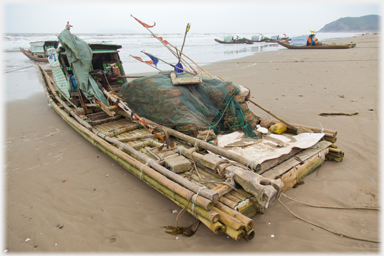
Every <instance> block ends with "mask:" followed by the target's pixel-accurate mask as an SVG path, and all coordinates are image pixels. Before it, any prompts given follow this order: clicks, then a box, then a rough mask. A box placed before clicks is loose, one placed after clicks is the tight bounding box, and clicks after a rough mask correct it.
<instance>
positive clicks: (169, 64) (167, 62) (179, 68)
mask: <svg viewBox="0 0 384 256" xmlns="http://www.w3.org/2000/svg"><path fill="white" fill-rule="evenodd" d="M141 52H142V53H145V54H147V55H151V56H152V57H154V58H157V59H158V60H161V61H162V62H164V63H165V64H168V65H170V66H172V67H173V68H177V69H180V70H182V71H184V72H186V73H189V74H191V75H196V74H194V73H192V72H189V71H187V70H185V69H183V68H179V67H176V66H175V65H173V64H171V63H169V62H166V61H165V60H162V59H160V58H158V57H155V56H153V55H152V54H149V53H146V52H144V51H141Z"/></svg>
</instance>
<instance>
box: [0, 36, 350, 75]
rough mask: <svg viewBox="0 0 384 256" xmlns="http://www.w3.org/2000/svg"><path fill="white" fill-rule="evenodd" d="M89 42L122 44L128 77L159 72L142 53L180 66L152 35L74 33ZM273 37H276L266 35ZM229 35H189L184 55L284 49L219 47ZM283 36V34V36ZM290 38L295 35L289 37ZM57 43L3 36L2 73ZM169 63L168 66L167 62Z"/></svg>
mask: <svg viewBox="0 0 384 256" xmlns="http://www.w3.org/2000/svg"><path fill="white" fill-rule="evenodd" d="M75 35H77V36H78V37H79V38H81V39H83V40H84V41H86V42H89V43H91V42H92V43H95V42H105V43H110V44H119V45H121V46H122V48H121V49H120V50H119V54H120V58H121V60H122V62H123V66H124V70H125V73H126V74H135V73H143V72H153V71H156V70H155V69H154V68H153V67H150V66H148V65H146V64H144V63H141V62H139V61H138V60H136V59H134V58H132V57H131V55H132V56H138V57H141V58H142V59H143V60H150V59H149V57H147V56H146V55H145V54H144V53H142V51H144V52H147V53H150V54H152V55H153V56H156V57H158V58H160V59H161V60H162V61H160V62H159V64H158V68H159V69H161V70H170V69H172V67H171V66H170V65H169V64H173V65H175V64H177V62H178V60H177V58H176V57H175V56H174V55H173V54H172V53H171V52H170V51H169V50H168V49H167V48H166V47H165V46H164V45H163V44H162V43H161V42H160V41H159V40H158V39H156V38H155V37H153V36H152V35H151V34H149V33H148V34H75ZM253 35H254V34H240V35H238V36H239V37H246V38H249V39H250V38H251V37H252V36H253ZM263 35H264V36H266V37H271V36H273V35H275V34H263ZM355 35H356V33H318V34H317V35H316V37H317V38H318V39H319V41H322V40H327V39H336V38H344V37H352V36H355ZM157 36H161V37H162V38H163V39H165V40H167V41H168V42H169V43H170V44H172V45H173V46H175V47H177V48H178V49H179V50H180V49H181V46H182V44H183V39H184V34H164V35H157ZM225 36H226V34H192V33H191V34H187V37H186V40H185V44H184V47H183V53H184V54H185V55H187V56H188V57H189V58H190V59H192V60H193V61H194V62H195V63H197V64H198V65H200V66H204V65H207V64H210V63H213V62H218V61H223V60H230V59H237V58H241V57H245V56H249V55H252V54H254V53H257V52H262V51H276V50H280V49H284V47H282V46H280V45H278V44H276V43H264V42H263V43H254V44H220V43H217V42H216V41H214V39H215V38H217V39H220V40H222V39H223V38H224V37H225ZM280 36H282V35H280ZM288 36H290V37H292V36H296V35H288ZM47 40H57V36H56V35H54V34H4V35H3V62H2V65H3V67H2V68H3V72H12V71H14V70H18V69H21V68H27V67H30V66H32V65H33V64H34V62H33V61H31V60H29V59H28V58H27V57H26V56H24V54H23V53H21V51H20V49H19V47H22V48H24V49H29V48H30V45H29V43H30V42H34V41H47ZM163 61H164V62H168V63H169V64H165V63H164V62H163Z"/></svg>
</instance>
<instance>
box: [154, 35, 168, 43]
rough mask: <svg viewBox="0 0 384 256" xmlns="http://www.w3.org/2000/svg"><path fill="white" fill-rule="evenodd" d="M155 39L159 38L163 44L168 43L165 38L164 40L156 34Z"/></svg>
mask: <svg viewBox="0 0 384 256" xmlns="http://www.w3.org/2000/svg"><path fill="white" fill-rule="evenodd" d="M156 38H157V39H159V40H160V41H161V42H163V43H164V44H168V42H167V40H164V39H163V38H162V37H160V36H156Z"/></svg>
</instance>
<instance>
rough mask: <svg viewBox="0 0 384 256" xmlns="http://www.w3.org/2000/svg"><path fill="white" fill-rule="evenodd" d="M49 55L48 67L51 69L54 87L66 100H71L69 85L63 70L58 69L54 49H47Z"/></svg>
mask: <svg viewBox="0 0 384 256" xmlns="http://www.w3.org/2000/svg"><path fill="white" fill-rule="evenodd" d="M48 52H49V53H51V54H50V55H49V57H48V62H49V65H50V66H51V69H52V74H53V79H54V80H55V84H56V86H57V87H58V88H59V90H60V91H61V92H62V93H63V94H64V95H65V97H67V98H68V99H69V98H71V95H70V91H71V85H70V83H69V81H68V80H67V78H66V77H65V75H64V72H63V70H62V69H61V67H60V62H59V58H58V54H57V52H56V51H55V50H54V49H52V48H51V49H49V50H48Z"/></svg>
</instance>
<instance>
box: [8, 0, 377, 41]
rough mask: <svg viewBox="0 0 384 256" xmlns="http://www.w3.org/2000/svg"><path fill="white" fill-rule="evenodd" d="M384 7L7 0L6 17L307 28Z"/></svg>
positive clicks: (32, 25)
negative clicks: (139, 20)
mask: <svg viewBox="0 0 384 256" xmlns="http://www.w3.org/2000/svg"><path fill="white" fill-rule="evenodd" d="M138 2H140V3H141V4H139V3H138ZM143 2H144V3H145V4H144V3H143ZM192 2H193V3H192ZM272 2H273V3H272ZM91 3H92V4H91ZM380 7H381V4H380V3H379V1H376V2H375V1H348V2H346V1H324V2H323V3H314V2H313V1H267V0H265V1H263V2H261V1H255V0H253V1H246V0H232V1H228V0H221V1H216V0H206V1H202V0H194V1H188V2H187V1H185V0H178V1H176V0H172V1H171V0H165V1H162V0H158V1H145V0H141V1H139V0H136V1H124V2H123V1H113V0H109V1H100V0H94V1H92V2H90V1H84V0H79V1H72V0H67V1H60V2H53V3H50V2H46V1H27V2H18V1H12V2H11V1H5V2H4V1H3V3H2V11H3V14H4V15H2V17H3V33H60V32H61V31H62V30H63V29H64V27H65V24H66V22H67V21H69V22H70V24H71V25H73V28H72V29H71V31H72V32H73V33H75V34H76V33H98V32H101V33H102V32H106V31H110V32H137V33H148V32H147V31H146V30H145V29H144V28H143V27H142V26H141V25H140V24H138V23H137V22H136V21H135V20H134V19H133V18H132V17H130V14H132V15H134V16H136V17H137V18H139V19H141V20H142V21H143V22H145V23H148V24H153V22H156V26H155V27H154V28H153V29H152V31H153V32H155V33H184V30H185V27H186V24H187V23H191V30H190V32H189V33H307V32H308V31H309V30H319V29H321V28H322V27H323V26H324V25H326V24H328V23H330V22H332V21H335V20H337V19H339V18H342V17H360V16H364V15H369V14H379V15H380V14H381V10H380Z"/></svg>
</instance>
